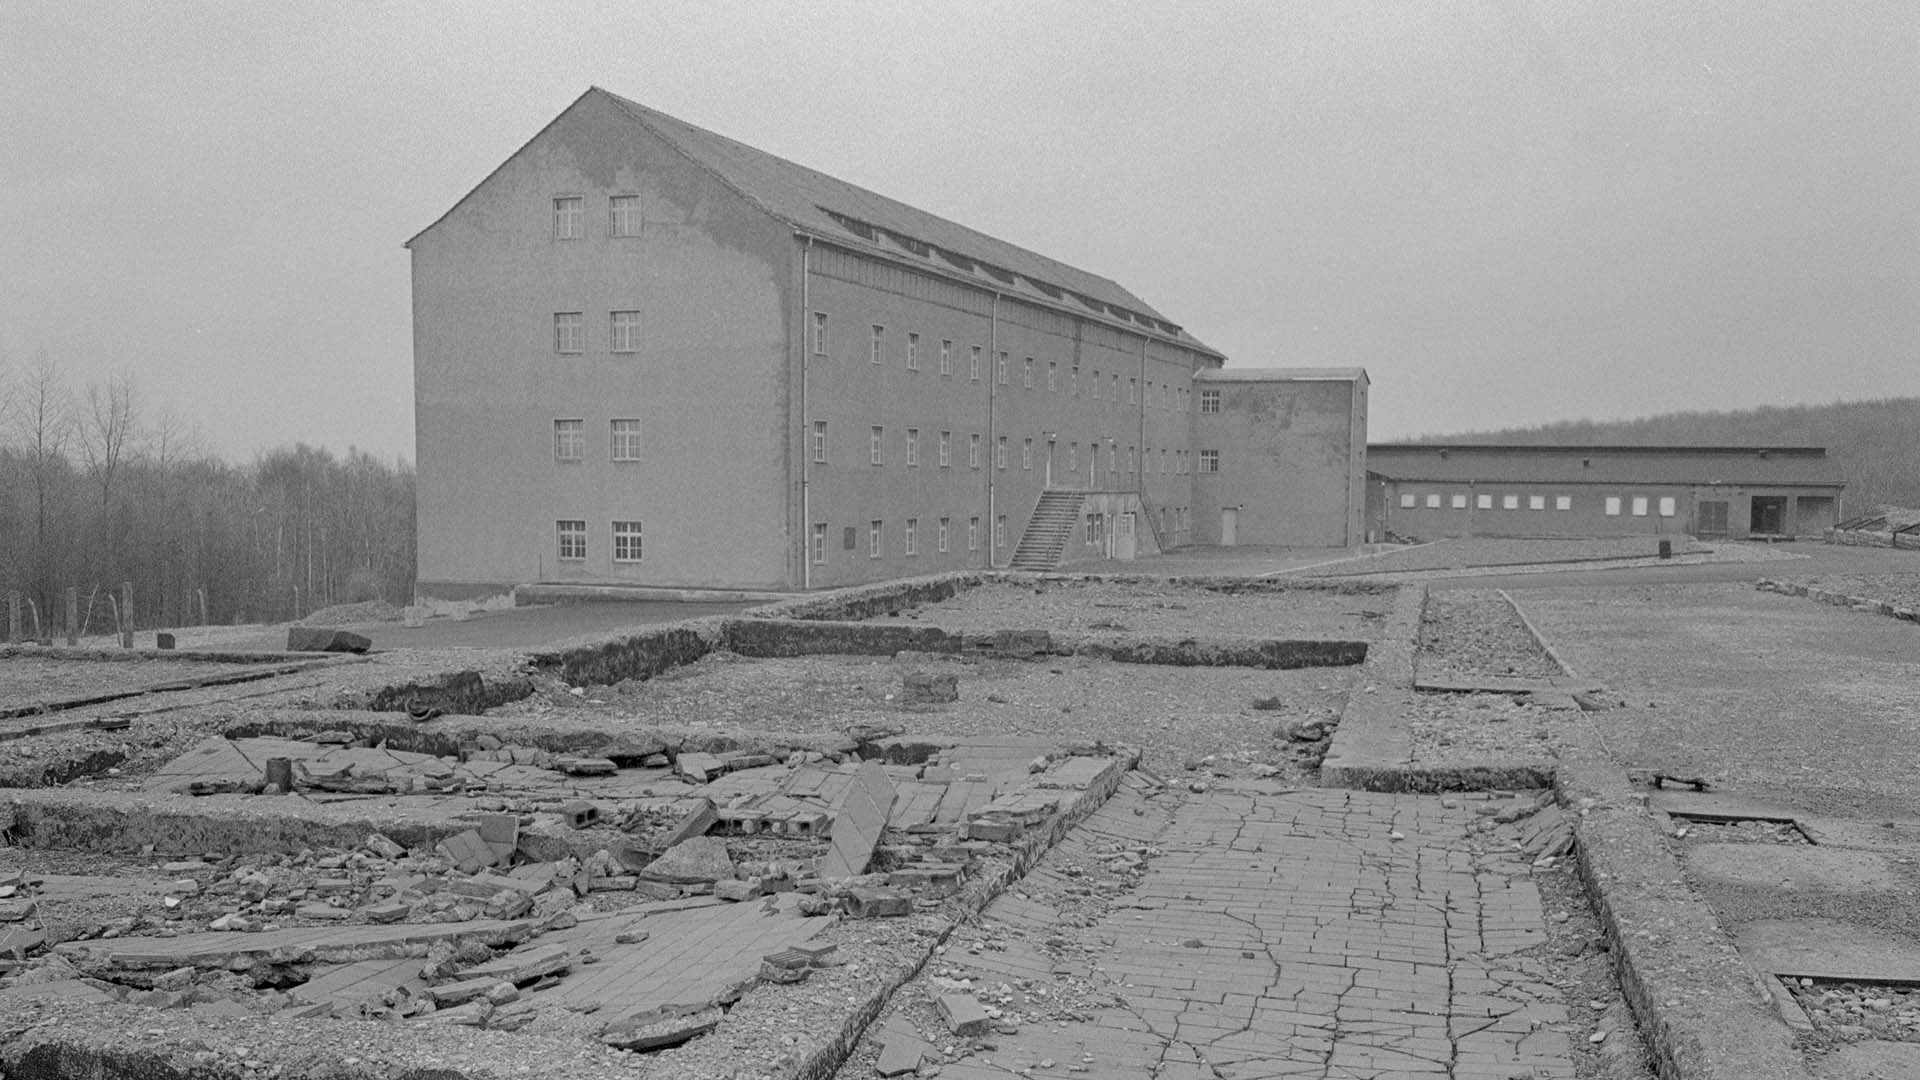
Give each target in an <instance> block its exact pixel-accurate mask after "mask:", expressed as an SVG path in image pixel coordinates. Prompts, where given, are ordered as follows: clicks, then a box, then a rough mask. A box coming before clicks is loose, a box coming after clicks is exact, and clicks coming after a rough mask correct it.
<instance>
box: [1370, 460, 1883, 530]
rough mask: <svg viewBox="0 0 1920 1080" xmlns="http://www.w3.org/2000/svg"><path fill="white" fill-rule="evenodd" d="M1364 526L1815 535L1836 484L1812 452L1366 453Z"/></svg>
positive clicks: (1834, 469)
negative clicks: (1365, 513)
mask: <svg viewBox="0 0 1920 1080" xmlns="http://www.w3.org/2000/svg"><path fill="white" fill-rule="evenodd" d="M1367 469H1368V473H1369V475H1368V485H1367V529H1368V532H1369V533H1370V534H1371V535H1372V536H1373V537H1375V538H1377V539H1385V538H1387V537H1389V536H1393V537H1401V538H1407V539H1415V538H1417V539H1422V540H1432V539H1438V538H1440V537H1457V536H1504V537H1550V536H1631V535H1690V536H1697V537H1708V538H1727V539H1750V538H1773V539H1786V538H1792V537H1812V536H1819V535H1821V534H1822V533H1823V532H1824V531H1825V530H1827V529H1829V528H1832V527H1833V525H1834V523H1835V521H1836V520H1837V514H1838V510H1839V501H1840V493H1841V490H1842V489H1843V488H1844V487H1845V486H1846V482H1845V480H1844V479H1843V478H1842V476H1841V474H1840V467H1839V464H1838V463H1837V462H1835V461H1834V460H1833V459H1831V458H1829V457H1828V456H1827V452H1826V450H1825V449H1824V448H1821V447H1811V446H1786V447H1750V446H1749V447H1740V446H1487V445H1477V446H1445V445H1421V444H1408V445H1375V446H1370V447H1368V448H1367Z"/></svg>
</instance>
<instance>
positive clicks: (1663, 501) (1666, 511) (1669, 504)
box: [1660, 495, 1679, 517]
mask: <svg viewBox="0 0 1920 1080" xmlns="http://www.w3.org/2000/svg"><path fill="white" fill-rule="evenodd" d="M1678 511H1679V507H1678V506H1677V505H1676V504H1675V503H1674V500H1673V496H1671V495H1662V496H1661V497H1660V516H1661V517H1673V516H1674V514H1675V513H1677V512H1678Z"/></svg>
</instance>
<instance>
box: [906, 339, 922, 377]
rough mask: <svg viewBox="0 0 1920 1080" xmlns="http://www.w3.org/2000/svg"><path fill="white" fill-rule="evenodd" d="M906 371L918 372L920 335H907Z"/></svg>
mask: <svg viewBox="0 0 1920 1080" xmlns="http://www.w3.org/2000/svg"><path fill="white" fill-rule="evenodd" d="M907 370H908V371H919V370H920V335H919V334H908V335H907Z"/></svg>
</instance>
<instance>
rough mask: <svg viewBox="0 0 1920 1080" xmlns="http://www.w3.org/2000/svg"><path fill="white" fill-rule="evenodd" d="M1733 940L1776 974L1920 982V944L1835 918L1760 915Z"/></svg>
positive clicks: (1760, 965)
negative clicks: (1763, 916) (1784, 917)
mask: <svg viewBox="0 0 1920 1080" xmlns="http://www.w3.org/2000/svg"><path fill="white" fill-rule="evenodd" d="M1734 943H1735V944H1736V945H1737V946H1738V947H1739V949H1740V953H1741V955H1742V956H1745V957H1746V958H1747V960H1748V962H1749V963H1751V964H1753V965H1754V966H1755V967H1758V968H1760V969H1761V970H1763V971H1769V972H1772V973H1774V974H1776V975H1799V976H1802V977H1807V978H1816V979H1836V980H1839V979H1859V980H1865V981H1868V982H1889V981H1890V982H1901V981H1911V982H1920V943H1916V942H1914V941H1911V940H1908V939H1905V938H1898V937H1894V936H1893V935H1891V934H1888V933H1885V932H1884V931H1880V930H1875V929H1873V928H1871V927H1866V926H1859V925H1856V924H1853V923H1844V922H1840V921H1838V920H1836V919H1762V920H1759V921H1757V922H1750V923H1748V924H1746V925H1745V926H1743V927H1741V928H1740V931H1739V933H1738V934H1736V935H1735V938H1734Z"/></svg>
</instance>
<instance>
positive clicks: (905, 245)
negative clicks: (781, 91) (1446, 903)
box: [407, 88, 1365, 595]
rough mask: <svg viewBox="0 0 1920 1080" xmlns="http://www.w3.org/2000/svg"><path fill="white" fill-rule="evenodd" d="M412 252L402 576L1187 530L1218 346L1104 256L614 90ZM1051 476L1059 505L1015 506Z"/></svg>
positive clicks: (850, 555)
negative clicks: (1012, 234)
mask: <svg viewBox="0 0 1920 1080" xmlns="http://www.w3.org/2000/svg"><path fill="white" fill-rule="evenodd" d="M407 246H408V248H409V249H410V250H411V252H412V258H413V303H414V367H415V414H416V427H417V442H418V469H419V474H418V480H419V484H418V490H419V499H418V506H419V525H418V532H419V576H420V588H421V591H422V592H423V593H427V594H430V595H455V594H460V593H475V592H491V591H498V590H500V589H502V588H505V587H509V586H512V585H516V584H523V583H530V582H562V583H565V582H572V583H593V584H623V583H624V584H636V585H655V586H675V587H694V588H699V587H724V588H760V589H798V588H819V587H824V586H836V585H845V584H853V583H858V582H864V581H872V580H879V579H884V578H891V577H900V576H906V575H911V574H918V573H929V572H933V571H938V570H949V569H960V568H966V567H987V566H1002V565H1007V564H1009V563H1010V562H1011V561H1012V560H1013V558H1014V555H1015V552H1016V550H1017V549H1019V548H1020V546H1021V545H1022V543H1023V541H1024V542H1026V544H1027V546H1028V548H1029V549H1030V550H1029V554H1031V553H1032V552H1039V553H1040V554H1039V556H1035V557H1044V559H1046V560H1051V559H1053V558H1057V557H1059V556H1060V555H1065V556H1068V557H1071V556H1073V555H1076V554H1087V553H1095V552H1101V551H1111V550H1113V549H1115V547H1116V545H1118V546H1119V547H1121V548H1122V549H1123V550H1124V549H1132V550H1138V551H1151V550H1153V549H1154V548H1155V547H1156V546H1174V545H1178V544H1183V543H1187V542H1189V541H1190V540H1191V539H1192V538H1193V537H1194V536H1195V535H1196V528H1195V524H1194V522H1193V518H1192V509H1193V491H1194V486H1193V473H1194V470H1195V469H1196V467H1197V461H1196V455H1195V453H1194V446H1193V445H1192V432H1193V424H1192V422H1191V421H1192V415H1193V409H1194V393H1193V388H1194V378H1195V375H1196V373H1203V372H1208V371H1214V370H1216V369H1218V368H1220V367H1221V365H1222V363H1223V360H1224V358H1223V357H1222V356H1221V355H1220V354H1219V353H1218V352H1216V351H1214V350H1213V349H1210V348H1208V347H1207V346H1206V345H1204V344H1202V343H1201V342H1200V341H1198V340H1196V339H1195V338H1194V337H1193V336H1192V335H1190V334H1188V333H1187V332H1186V331H1185V330H1184V329H1182V328H1181V326H1180V325H1178V324H1177V323H1175V322H1174V321H1172V320H1171V319H1169V318H1167V317H1166V316H1165V315H1162V314H1161V313H1160V312H1158V311H1156V310H1154V308H1153V307H1152V306H1150V305H1148V304H1147V303H1146V302H1145V301H1143V300H1141V299H1140V298H1139V297H1137V296H1134V295H1133V294H1132V293H1130V292H1128V291H1127V290H1126V289H1123V288H1121V287H1120V286H1119V285H1117V284H1115V283H1113V282H1112V281H1110V280H1108V279H1106V278H1103V277H1099V276H1097V275H1094V274H1089V273H1087V272H1085V271H1082V270H1078V269H1075V268H1074V267H1071V266H1068V265H1066V264H1063V263H1060V262H1056V261H1054V260H1052V259H1048V258H1046V257H1044V256H1041V255H1037V254H1035V253H1033V252H1031V251H1027V250H1025V249H1023V248H1020V247H1017V246H1015V245H1013V244H1009V243H1007V242H1005V241H1002V240H998V239H995V238H993V237H991V236H987V235H985V234H982V233H979V232H975V231H973V230H971V229H967V228H964V227H962V226H959V225H956V224H954V223H952V222H949V221H946V220H944V219H942V218H940V217H937V216H935V215H933V214H929V213H927V212H925V211H922V210H918V209H915V208H913V207H911V206H907V205H905V204H903V203H900V202H897V201H895V200H892V199H888V198H885V197H883V196H880V195H876V194H874V193H872V192H870V191H866V190H864V189H861V188H859V187H856V186H854V185H852V184H848V183H845V182H843V181H840V180H836V179H834V178H832V177H830V176H826V175H824V174H822V173H819V172H816V171H814V170H812V169H808V168H805V167H803V166H800V165H796V164H794V163H792V162H789V161H785V160H783V159H781V158H778V157H775V156H773V155H771V154H767V153H765V152H763V151H759V150H756V149H753V148H752V147H749V146H746V145H743V144H741V143H738V142H735V141H733V140H731V139H727V138H723V137H721V136H719V135H715V134H713V133H712V132H708V131H705V130H702V129H700V128H697V127H694V126H692V125H690V124H687V123H685V122H683V121H680V120H676V119H674V118H672V117H669V116H666V115H663V114H661V113H659V112H656V111H654V110H652V109H648V108H646V107H644V106H641V105H638V104H636V103H634V102H632V101H629V100H627V99H625V98H622V97H620V96H618V95H615V94H612V93H608V92H607V91H604V90H601V89H598V88H595V89H591V90H589V91H588V92H587V93H585V94H584V95H582V96H581V97H580V98H579V99H578V100H576V101H575V102H574V103H573V104H572V105H571V106H569V107H568V108H567V109H566V111H565V112H563V113H561V114H560V116H559V117H557V118H556V119H555V120H554V121H553V122H552V123H550V124H548V125H547V127H546V128H545V129H544V130H542V131H541V132H540V133H539V134H538V135H536V136H535V137H534V138H533V139H532V141H530V142H528V143H527V144H526V145H525V146H524V147H522V148H521V149H520V150H519V151H518V152H517V153H515V154H514V155H513V156H512V157H511V158H509V159H508V160H507V161H506V162H505V163H503V164H502V165H500V166H499V167H498V168H497V169H495V170H494V172H493V173H492V174H491V175H490V176H488V177H487V178H486V179H485V180H483V181H482V182H481V183H480V185H479V186H478V187H476V188H475V189H474V190H473V191H472V192H470V193H469V194H468V195H467V196H466V197H465V198H463V199H462V200H460V202H459V203H458V204H456V205H455V206H454V207H453V208H452V209H451V210H449V211H448V212H447V213H446V214H445V215H444V216H442V217H441V218H440V219H439V220H438V221H436V222H434V223H433V224H432V225H431V226H429V227H428V228H427V229H425V230H424V231H422V232H421V233H420V234H419V235H417V236H415V237H414V238H413V239H412V240H410V241H409V242H408V244H407ZM1358 385H1360V386H1361V387H1364V380H1362V382H1361V383H1360V384H1358ZM1341 419H1342V421H1343V424H1344V426H1343V427H1342V430H1353V427H1352V425H1351V424H1345V423H1344V421H1346V420H1347V419H1349V418H1348V417H1347V416H1346V415H1345V414H1343V416H1342V418H1341ZM1358 430H1359V435H1358V438H1359V441H1358V442H1357V443H1352V444H1351V445H1350V446H1349V447H1348V448H1347V449H1348V451H1349V453H1348V454H1347V455H1346V459H1345V460H1347V461H1348V462H1349V465H1348V466H1347V467H1350V468H1356V469H1357V468H1358V467H1359V462H1361V461H1362V460H1363V459H1364V439H1365V434H1364V424H1363V423H1362V424H1361V426H1360V427H1359V429H1358ZM1215 460H1217V455H1216V458H1215ZM1354 475H1355V476H1356V477H1357V476H1358V475H1359V474H1358V473H1357V472H1356V473H1355V474H1354ZM1049 490H1051V491H1053V492H1055V493H1056V494H1055V495H1054V496H1053V497H1052V498H1050V499H1049V502H1050V503H1061V504H1064V506H1065V509H1067V510H1071V511H1072V512H1071V513H1070V514H1067V513H1065V512H1064V510H1063V511H1062V513H1061V514H1057V515H1056V514H1049V515H1047V516H1046V519H1045V520H1046V521H1047V528H1046V529H1040V528H1039V527H1038V526H1037V525H1036V526H1035V528H1033V529H1030V528H1029V524H1030V520H1033V519H1034V518H1035V510H1036V507H1037V506H1038V505H1039V502H1040V498H1041V495H1042V494H1043V492H1047V491H1049ZM1354 491H1355V503H1354V508H1353V510H1352V513H1353V520H1354V522H1355V529H1354V530H1350V531H1357V523H1358V498H1359V489H1358V486H1357V481H1356V486H1355V488H1354ZM1343 512H1344V511H1343ZM1259 518H1260V520H1262V521H1265V520H1267V519H1268V516H1265V515H1260V516H1259ZM1063 520H1064V521H1065V522H1066V524H1065V525H1064V526H1063V525H1061V521H1063ZM1273 520H1274V521H1282V520H1283V519H1282V518H1281V517H1278V516H1274V517H1273ZM1213 530H1214V526H1213V524H1211V523H1210V524H1209V525H1208V526H1207V528H1206V529H1203V530H1200V531H1202V532H1211V531H1213ZM1036 532H1044V533H1048V534H1053V535H1051V539H1052V540H1053V541H1055V542H1057V546H1058V550H1057V551H1056V548H1055V546H1052V545H1050V544H1049V543H1048V542H1047V541H1048V540H1049V536H1039V537H1038V538H1037V539H1038V541H1039V542H1038V543H1036V536H1035V533H1036ZM1061 533H1064V534H1065V535H1057V534H1061ZM1239 539H1240V542H1242V543H1286V542H1293V543H1325V542H1331V543H1344V542H1347V541H1349V540H1355V539H1357V536H1346V537H1340V538H1334V539H1332V540H1330V541H1328V540H1321V539H1314V540H1308V539H1305V538H1304V534H1302V535H1301V536H1297V537H1292V538H1289V536H1288V535H1287V534H1286V529H1285V527H1282V528H1281V529H1280V530H1279V531H1277V532H1276V531H1274V530H1271V529H1264V528H1262V529H1252V530H1250V529H1248V528H1247V527H1246V526H1241V527H1240V537H1239Z"/></svg>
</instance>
